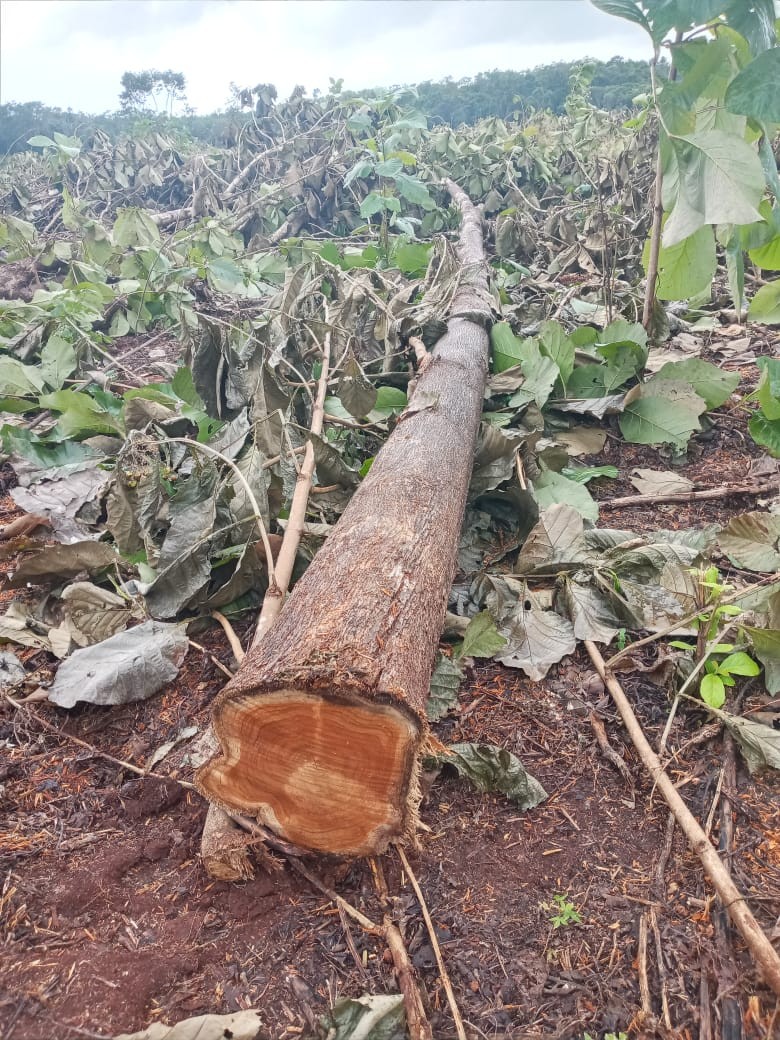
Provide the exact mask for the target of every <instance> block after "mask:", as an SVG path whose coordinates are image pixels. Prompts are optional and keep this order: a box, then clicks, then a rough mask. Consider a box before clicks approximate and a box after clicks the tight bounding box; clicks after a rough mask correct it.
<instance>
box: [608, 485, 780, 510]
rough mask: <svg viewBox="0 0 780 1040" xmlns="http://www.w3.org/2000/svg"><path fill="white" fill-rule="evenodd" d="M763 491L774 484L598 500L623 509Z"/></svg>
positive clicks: (611, 506)
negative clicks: (625, 507)
mask: <svg viewBox="0 0 780 1040" xmlns="http://www.w3.org/2000/svg"><path fill="white" fill-rule="evenodd" d="M765 491H774V492H776V491H777V485H776V484H758V485H754V486H753V487H733V486H726V485H724V486H723V487H717V488H705V489H704V490H702V491H680V492H678V493H676V494H669V495H624V496H623V497H622V498H610V499H607V500H606V501H603V502H599V504H598V505H599V509H623V507H624V506H644V505H655V504H656V503H657V502H706V501H708V500H710V499H714V498H727V497H728V496H729V495H763V494H764V492H765Z"/></svg>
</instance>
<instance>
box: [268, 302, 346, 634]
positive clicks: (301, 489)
mask: <svg viewBox="0 0 780 1040" xmlns="http://www.w3.org/2000/svg"><path fill="white" fill-rule="evenodd" d="M327 320H328V312H327V307H326V309H325V321H326V322H327ZM330 345H331V334H330V331H328V332H326V333H325V341H324V343H323V347H322V369H321V371H320V378H319V380H318V382H317V396H316V398H315V399H314V406H313V408H312V413H311V427H310V429H311V432H312V433H313V434H314V435H315V436H316V437H319V436H320V435H321V434H322V427H323V425H324V421H325V395H326V394H327V392H328V372H329V369H330ZM313 480H314V445H313V444H312V442H311V440H309V441H307V442H306V448H305V451H304V453H303V462H302V463H301V468H300V471H299V473H298V478H297V480H296V482H295V491H294V492H293V497H292V503H291V504H290V515H289V517H288V520H287V525H286V527H285V530H284V537H283V538H282V544H281V548H280V549H279V555H278V556H277V558H276V569H275V571H274V573H273V575H272V574H271V572H270V571H269V574H268V589H267V590H266V594H265V596H264V598H263V606H262V608H261V610H260V617H259V618H258V621H257V628H256V629H255V634H254V637H253V639H252V645H251V648H252V649H253V648H254V647H256V646H257V644H258V643H259V642H260V640H261V639H262V638H263V636H264V634H265V633H266V632H267V631H268V629H269V628H270V627H271V625H272V624H273V622H274V621H275V620H276V618H277V616H278V615H279V611H280V610H281V609H282V606H283V604H284V600H285V596H286V595H287V592H288V590H289V588H290V581H291V579H292V573H293V567H294V566H295V558H296V556H297V555H298V547H299V545H300V544H301V535H302V534H303V528H304V524H305V523H306V509H307V507H308V504H309V495H310V494H311V488H312V482H313Z"/></svg>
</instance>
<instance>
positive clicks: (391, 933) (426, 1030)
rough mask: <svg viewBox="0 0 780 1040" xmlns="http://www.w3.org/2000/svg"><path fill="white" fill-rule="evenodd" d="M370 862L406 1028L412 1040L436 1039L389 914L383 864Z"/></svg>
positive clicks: (405, 950) (399, 934)
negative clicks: (401, 996)
mask: <svg viewBox="0 0 780 1040" xmlns="http://www.w3.org/2000/svg"><path fill="white" fill-rule="evenodd" d="M368 863H369V866H370V867H371V874H372V876H373V878H374V888H375V889H376V893H377V895H378V896H379V899H380V901H381V903H382V906H383V907H384V909H385V915H384V919H383V925H384V929H385V942H386V943H387V948H388V950H389V951H390V954H391V956H392V958H393V967H394V968H395V972H396V976H397V978H398V988H399V989H400V990H401V993H402V994H403V997H404V1007H405V1009H406V1025H407V1028H408V1030H409V1037H410V1040H433V1030H432V1028H431V1024H430V1022H429V1021H428V1015H427V1014H426V1011H425V1004H424V1003H423V999H422V993H421V992H420V986H419V985H418V983H417V979H416V973H415V970H414V967H413V966H412V962H411V959H410V957H409V951H408V950H407V949H406V943H405V942H404V938H403V934H402V933H401V929H400V927H399V925H398V924H397V923H396V922H395V921H394V920H393V917H392V915H391V913H390V909H389V906H390V898H389V893H388V890H387V882H386V881H385V872H384V870H383V868H382V861H381V860H380V859H379V858H378V857H376V856H371V857H370V858H369V861H368Z"/></svg>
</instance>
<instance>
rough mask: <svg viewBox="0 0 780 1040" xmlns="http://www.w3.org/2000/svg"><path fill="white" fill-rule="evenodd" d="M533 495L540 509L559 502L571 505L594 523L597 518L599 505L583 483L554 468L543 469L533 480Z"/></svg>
mask: <svg viewBox="0 0 780 1040" xmlns="http://www.w3.org/2000/svg"><path fill="white" fill-rule="evenodd" d="M534 496H535V497H536V501H537V502H538V503H539V509H540V510H544V509H549V507H550V506H554V505H558V504H559V503H560V504H563V505H567V506H572V508H574V509H576V510H577V512H578V513H580V514H581V515H582V516H584V517H585V519H586V520H592V521H593V522H594V523H595V522H596V521H597V520H598V518H599V507H598V505H597V504H596V503H595V502H594V501H593V498H592V497H591V494H590V492H589V491H588V489H587V488H586V487H585V485H584V484H582V483H580V482H579V481H576V480H569V478H568V477H564V476H563V474H561V473H556V472H555V471H554V470H545V471H544V472H543V473H542V475H541V476H540V477H538V478H537V479H536V480H535V481H534Z"/></svg>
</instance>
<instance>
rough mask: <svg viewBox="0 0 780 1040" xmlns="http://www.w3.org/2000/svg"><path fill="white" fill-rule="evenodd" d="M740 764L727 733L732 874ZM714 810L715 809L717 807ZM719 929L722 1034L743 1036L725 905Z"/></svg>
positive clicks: (725, 822) (725, 841)
mask: <svg viewBox="0 0 780 1040" xmlns="http://www.w3.org/2000/svg"><path fill="white" fill-rule="evenodd" d="M736 782H737V763H736V755H735V748H734V738H733V737H732V735H731V733H730V732H729V731H728V730H726V732H725V733H724V735H723V768H722V769H721V772H720V777H719V781H718V783H719V790H720V791H721V792H722V797H721V800H720V836H719V841H718V845H719V850H720V853H721V856H722V859H723V866H724V869H725V870H726V871H727V872H728V873H729V874H731V857H732V854H733V851H734V818H733V816H732V806H731V797H730V794H729V792H730V791H733V790H734V789H735V788H736ZM713 807H714V806H713ZM712 923H713V925H714V928H715V942H716V946H717V948H718V951H719V959H720V962H721V964H720V970H719V971H718V975H717V982H718V990H719V993H718V998H717V999H718V1001H719V1002H720V1006H721V1022H722V1035H723V1037H726V1036H727V1035H728V1034H729V1033H730V1034H731V1035H732V1036H735V1037H741V1036H742V1033H743V1022H742V1009H741V1008H740V1005H739V1001H738V1000H736V999H735V997H734V995H733V993H734V990H733V988H732V987H733V986H734V983H735V982H736V977H737V966H736V963H735V958H734V950H733V948H732V943H731V929H730V928H729V924H728V918H727V917H726V912H725V910H724V908H723V907H722V906H720V907H717V908H716V910H715V913H714V914H713V921H712Z"/></svg>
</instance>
